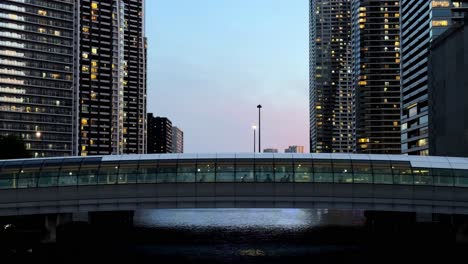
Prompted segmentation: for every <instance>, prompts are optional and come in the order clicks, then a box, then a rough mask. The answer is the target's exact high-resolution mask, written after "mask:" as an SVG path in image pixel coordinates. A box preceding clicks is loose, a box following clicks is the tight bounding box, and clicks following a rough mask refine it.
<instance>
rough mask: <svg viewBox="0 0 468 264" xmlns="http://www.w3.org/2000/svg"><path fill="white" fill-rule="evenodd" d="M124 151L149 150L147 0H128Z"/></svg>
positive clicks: (142, 151) (126, 2) (125, 36)
mask: <svg viewBox="0 0 468 264" xmlns="http://www.w3.org/2000/svg"><path fill="white" fill-rule="evenodd" d="M123 2H124V19H125V22H124V23H125V30H124V67H125V72H126V74H124V83H123V92H124V94H123V96H124V99H123V101H124V109H123V111H124V119H123V127H124V132H123V143H124V148H123V152H124V153H126V154H136V153H145V146H146V142H145V140H146V135H145V131H146V122H145V120H146V38H145V36H144V32H145V27H144V0H124V1H123Z"/></svg>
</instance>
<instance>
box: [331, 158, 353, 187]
mask: <svg viewBox="0 0 468 264" xmlns="http://www.w3.org/2000/svg"><path fill="white" fill-rule="evenodd" d="M333 180H334V182H335V183H353V167H352V165H351V160H333Z"/></svg>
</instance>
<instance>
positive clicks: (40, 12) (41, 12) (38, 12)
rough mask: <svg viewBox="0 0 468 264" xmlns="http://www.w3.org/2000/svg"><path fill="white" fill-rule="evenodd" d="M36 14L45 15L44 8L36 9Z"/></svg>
mask: <svg viewBox="0 0 468 264" xmlns="http://www.w3.org/2000/svg"><path fill="white" fill-rule="evenodd" d="M37 14H38V15H41V16H47V11H45V10H37Z"/></svg>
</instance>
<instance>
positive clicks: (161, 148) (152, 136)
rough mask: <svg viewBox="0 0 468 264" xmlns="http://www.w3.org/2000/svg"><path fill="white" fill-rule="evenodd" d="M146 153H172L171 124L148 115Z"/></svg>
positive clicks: (167, 120) (164, 119) (166, 120)
mask: <svg viewBox="0 0 468 264" xmlns="http://www.w3.org/2000/svg"><path fill="white" fill-rule="evenodd" d="M147 121H148V134H147V140H146V142H147V153H149V154H152V153H172V122H171V120H169V119H168V118H166V117H159V116H158V117H154V116H153V114H152V113H148V117H147Z"/></svg>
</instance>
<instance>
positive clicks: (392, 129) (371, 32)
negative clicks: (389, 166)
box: [351, 0, 419, 154]
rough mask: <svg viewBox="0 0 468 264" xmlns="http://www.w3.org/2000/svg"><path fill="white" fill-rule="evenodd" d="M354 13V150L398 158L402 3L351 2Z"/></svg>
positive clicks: (359, 0)
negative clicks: (393, 155) (386, 154)
mask: <svg viewBox="0 0 468 264" xmlns="http://www.w3.org/2000/svg"><path fill="white" fill-rule="evenodd" d="M415 2H419V1H415ZM351 9H352V11H351V13H352V24H353V28H352V43H353V44H352V46H353V79H354V80H353V83H354V92H355V102H356V110H355V111H356V151H357V152H359V153H375V154H385V153H388V154H397V153H400V1H399V0H393V1H387V0H352V8H351Z"/></svg>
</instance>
